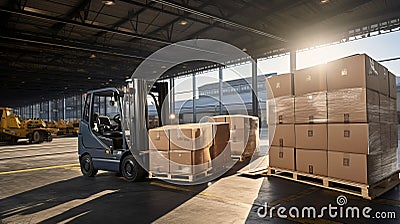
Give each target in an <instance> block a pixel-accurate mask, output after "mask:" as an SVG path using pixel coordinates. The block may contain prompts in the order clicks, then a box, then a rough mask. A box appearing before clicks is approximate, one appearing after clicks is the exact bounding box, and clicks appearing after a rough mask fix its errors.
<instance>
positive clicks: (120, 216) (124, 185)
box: [0, 162, 246, 223]
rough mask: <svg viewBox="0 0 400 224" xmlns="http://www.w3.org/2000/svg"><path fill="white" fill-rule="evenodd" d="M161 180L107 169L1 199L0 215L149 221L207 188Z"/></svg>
mask: <svg viewBox="0 0 400 224" xmlns="http://www.w3.org/2000/svg"><path fill="white" fill-rule="evenodd" d="M245 165H246V162H243V163H237V164H236V165H235V166H234V167H233V168H232V169H231V170H230V171H228V172H227V173H225V174H224V175H223V177H226V176H230V175H233V174H235V173H236V171H237V170H239V169H241V168H242V167H243V166H245ZM62 172H68V171H66V170H62ZM21 184H24V183H21ZM25 184H29V183H25ZM165 184H166V183H165V182H163V181H159V180H155V179H153V180H150V179H149V180H146V181H143V182H135V183H129V182H127V181H125V180H124V179H123V178H120V177H117V176H116V175H115V174H114V173H110V172H102V173H100V174H98V175H97V176H96V177H94V178H85V177H76V178H72V179H69V180H65V181H59V182H56V183H53V184H49V185H45V186H42V187H39V188H36V189H33V190H30V191H26V192H23V193H20V194H17V195H13V196H10V197H8V198H5V199H2V200H0V211H1V213H0V220H7V218H10V219H11V220H13V219H14V217H18V216H24V217H27V218H29V217H32V216H38V215H41V214H46V215H48V216H49V217H46V218H45V219H43V218H42V219H43V223H58V222H63V221H68V222H69V223H82V222H86V223H87V222H89V223H106V222H107V223H122V222H123V223H125V222H129V223H149V222H152V221H155V220H157V219H158V218H160V217H162V216H163V215H165V214H167V213H168V212H170V211H171V210H173V209H175V208H176V207H178V206H179V205H181V204H183V203H184V202H186V201H187V200H189V199H191V198H192V197H194V196H195V195H197V194H198V193H200V192H201V191H203V190H204V189H205V188H207V184H201V185H195V186H179V188H178V189H175V188H173V187H171V188H165V187H161V186H160V185H165ZM170 186H173V185H170ZM182 188H183V189H184V190H179V189H182ZM104 192H106V193H104ZM107 192H108V193H107ZM96 195H100V196H98V197H95V196H96ZM90 198H92V200H90ZM33 220H34V219H33ZM20 221H21V220H20ZM23 221H24V222H27V221H28V222H29V220H23Z"/></svg>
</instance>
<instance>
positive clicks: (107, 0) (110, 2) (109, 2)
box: [101, 0, 115, 6]
mask: <svg viewBox="0 0 400 224" xmlns="http://www.w3.org/2000/svg"><path fill="white" fill-rule="evenodd" d="M101 2H103V4H104V5H107V6H112V5H115V1H114V0H103V1H101Z"/></svg>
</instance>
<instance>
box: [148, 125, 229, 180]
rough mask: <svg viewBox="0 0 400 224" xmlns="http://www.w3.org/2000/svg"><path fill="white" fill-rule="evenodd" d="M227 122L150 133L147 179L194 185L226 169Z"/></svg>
mask: <svg viewBox="0 0 400 224" xmlns="http://www.w3.org/2000/svg"><path fill="white" fill-rule="evenodd" d="M229 138H230V136H229V124H228V123H196V124H181V125H167V126H163V127H159V128H154V129H150V130H149V163H150V164H149V176H150V177H151V178H158V179H169V180H177V181H186V182H193V181H196V180H200V179H202V178H205V177H207V176H209V175H211V174H212V173H216V172H218V171H221V170H222V169H224V168H225V167H226V164H228V163H229V161H227V160H225V158H228V157H229V158H230V148H229V144H228V141H229Z"/></svg>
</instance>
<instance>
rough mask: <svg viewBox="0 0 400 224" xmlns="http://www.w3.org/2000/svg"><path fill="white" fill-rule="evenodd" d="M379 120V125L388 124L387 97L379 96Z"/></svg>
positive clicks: (388, 108) (388, 109)
mask: <svg viewBox="0 0 400 224" xmlns="http://www.w3.org/2000/svg"><path fill="white" fill-rule="evenodd" d="M379 119H380V122H381V123H386V124H388V123H390V107H389V97H387V96H385V95H383V94H379Z"/></svg>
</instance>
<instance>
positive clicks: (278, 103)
mask: <svg viewBox="0 0 400 224" xmlns="http://www.w3.org/2000/svg"><path fill="white" fill-rule="evenodd" d="M267 104H268V111H267V116H268V118H267V122H268V124H293V123H294V97H292V96H289V97H279V98H276V99H273V100H268V101H267Z"/></svg>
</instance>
